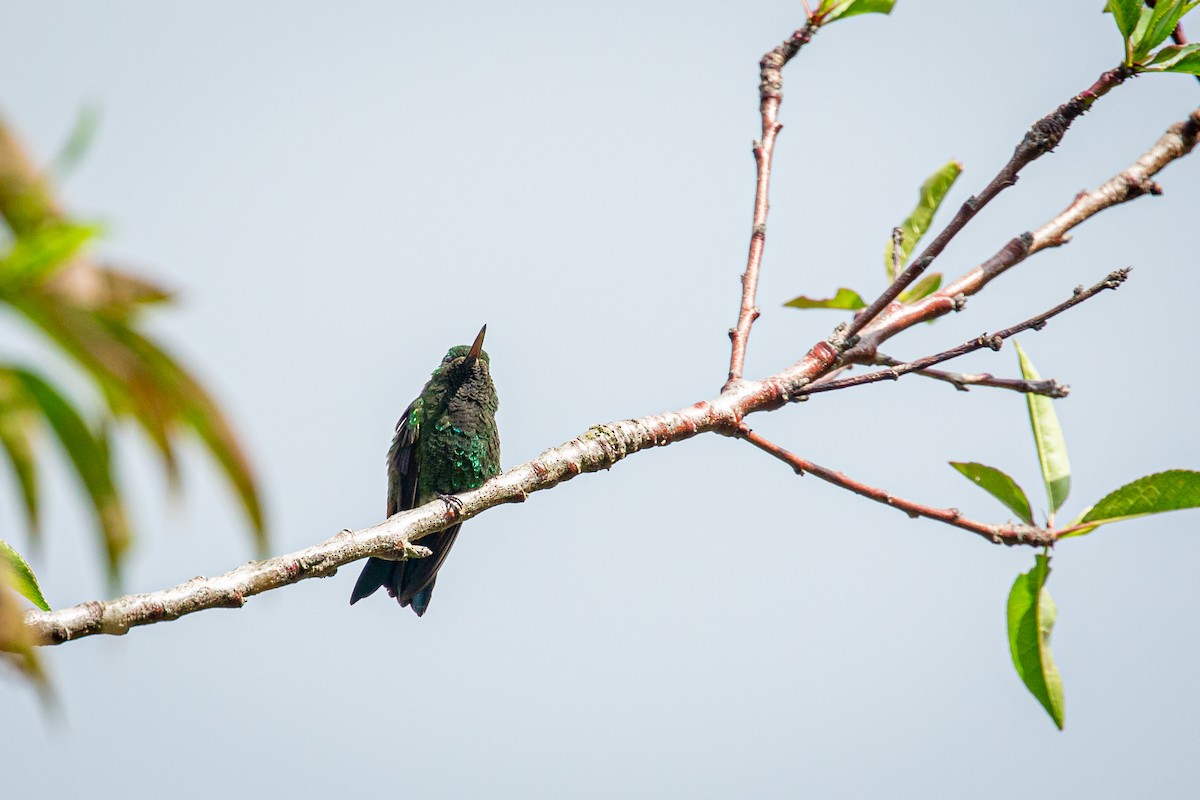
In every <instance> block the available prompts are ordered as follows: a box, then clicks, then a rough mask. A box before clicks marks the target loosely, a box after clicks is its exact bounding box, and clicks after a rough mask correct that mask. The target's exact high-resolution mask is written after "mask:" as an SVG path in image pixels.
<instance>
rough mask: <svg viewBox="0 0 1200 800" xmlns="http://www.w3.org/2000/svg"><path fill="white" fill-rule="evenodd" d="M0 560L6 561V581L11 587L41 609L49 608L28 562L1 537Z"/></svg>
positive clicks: (47, 609)
mask: <svg viewBox="0 0 1200 800" xmlns="http://www.w3.org/2000/svg"><path fill="white" fill-rule="evenodd" d="M0 562H3V563H7V565H8V575H9V580H8V583H9V585H11V586H12V588H14V589H16V590H17V591H18V592H20V593H21V594H22V595H24V596H25V599H26V600H28V601H29V602H31V603H33V604H34V605H35V606H37V607H38V608H40V609H41V610H42V611H49V610H50V604H49V603H47V602H46V598H45V597H43V596H42V587H41V586H38V579H37V576H36V575H34V574H33V570H32V569H30V567H29V562H27V561H26V560H25V559H24V558H22V557H21V554H20V553H18V552H17V551H16V550H14V549H13V548H12V546H11V545H10V544H9V543H8V542H6V541H4V540H3V539H0Z"/></svg>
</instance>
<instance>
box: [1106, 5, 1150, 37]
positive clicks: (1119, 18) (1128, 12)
mask: <svg viewBox="0 0 1200 800" xmlns="http://www.w3.org/2000/svg"><path fill="white" fill-rule="evenodd" d="M1141 9H1142V0H1108V8H1107V9H1105V10H1107V11H1111V12H1112V15H1113V21H1115V22H1116V23H1117V29H1118V30H1120V31H1121V37H1122V38H1124V39H1125V40H1126V41H1128V40H1129V39H1130V38H1131V37H1132V36H1133V30H1134V28H1136V27H1137V23H1138V16H1139V12H1140V11H1141Z"/></svg>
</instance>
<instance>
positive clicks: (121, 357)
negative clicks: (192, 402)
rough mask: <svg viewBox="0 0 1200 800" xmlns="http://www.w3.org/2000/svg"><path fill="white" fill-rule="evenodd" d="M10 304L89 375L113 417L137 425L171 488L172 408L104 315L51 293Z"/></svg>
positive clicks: (174, 475) (174, 467)
mask: <svg viewBox="0 0 1200 800" xmlns="http://www.w3.org/2000/svg"><path fill="white" fill-rule="evenodd" d="M10 303H11V305H12V306H13V307H14V308H15V309H17V310H18V311H20V312H21V313H22V314H24V315H25V317H26V318H27V319H29V321H30V322H32V323H33V324H35V325H36V326H37V327H39V328H41V330H42V331H43V332H45V333H46V334H47V335H48V336H49V337H50V338H51V339H53V340H54V341H55V342H56V343H57V344H58V345H59V346H60V347H62V348H63V350H64V351H66V353H67V355H69V356H70V357H71V358H72V359H74V360H75V361H76V362H77V363H78V364H79V366H81V367H82V368H83V369H85V370H86V371H87V372H88V373H89V374H91V376H92V378H93V379H94V380H95V381H96V386H97V388H98V389H99V390H100V392H101V394H102V395H103V396H104V399H105V401H106V402H107V404H108V407H109V409H110V410H111V411H112V413H113V414H115V415H116V416H118V417H121V416H132V417H133V419H134V420H136V421H137V423H138V424H139V425H140V426H141V428H142V430H143V431H144V432H145V433H146V435H147V436H148V437H149V439H150V441H151V442H152V443H153V444H154V445H155V448H156V449H157V450H158V452H159V455H160V456H161V457H162V460H163V467H164V469H165V470H166V472H167V478H168V480H169V481H170V482H171V483H172V484H173V485H174V484H177V483H178V480H179V473H178V466H177V463H176V460H175V450H174V445H173V443H172V441H171V433H172V428H171V422H172V419H173V417H174V416H175V410H174V408H173V406H174V403H173V401H172V399H171V398H170V397H168V396H167V395H166V394H165V393H164V392H163V390H162V389H161V387H159V386H158V385H157V384H155V382H154V376H153V375H152V374H150V373H149V371H148V370H147V369H146V367H145V365H144V364H142V362H141V359H139V358H138V357H137V356H136V355H135V354H134V353H131V352H129V348H128V347H126V346H125V345H123V344H122V343H121V342H120V341H118V340H117V339H116V338H115V337H114V336H113V335H112V334H111V333H110V332H109V324H108V323H106V317H105V315H103V314H100V313H98V312H96V311H93V310H89V309H85V308H80V307H79V306H77V305H75V304H73V303H71V302H70V300H69V299H67V298H63V297H60V296H58V295H56V294H51V293H28V294H24V295H21V296H18V297H13V298H10Z"/></svg>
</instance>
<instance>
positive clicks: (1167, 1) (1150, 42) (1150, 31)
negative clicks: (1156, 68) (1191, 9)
mask: <svg viewBox="0 0 1200 800" xmlns="http://www.w3.org/2000/svg"><path fill="white" fill-rule="evenodd" d="M1186 10H1187V4H1186V3H1185V2H1184V0H1159V2H1158V3H1156V4H1155V5H1154V8H1153V9H1152V10H1151V12H1150V16H1149V19H1148V21H1147V24H1146V30H1145V31H1144V32H1143V33H1142V35H1141V36H1140V37H1139V38H1138V39H1137V40H1136V41H1135V42H1134V47H1133V60H1134V61H1136V62H1139V63H1140V62H1141V61H1142V60H1143V59H1145V58H1146V56H1147V55H1149V54H1150V51H1151V50H1153V49H1154V48H1156V47H1158V46H1159V45H1160V44H1162V43H1163V42H1164V41H1166V39H1167V37H1168V36H1170V35H1171V32H1172V31H1174V30H1175V26H1176V25H1178V24H1179V18H1180V17H1182V16H1183V14H1184V12H1185V11H1186Z"/></svg>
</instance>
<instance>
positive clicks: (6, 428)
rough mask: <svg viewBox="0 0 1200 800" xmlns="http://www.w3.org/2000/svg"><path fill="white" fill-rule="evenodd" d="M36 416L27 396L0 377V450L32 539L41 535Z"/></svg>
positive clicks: (6, 377)
mask: <svg viewBox="0 0 1200 800" xmlns="http://www.w3.org/2000/svg"><path fill="white" fill-rule="evenodd" d="M36 423H37V414H36V412H35V411H34V409H32V408H31V407H30V405H29V398H28V396H27V395H26V394H25V393H24V391H22V389H21V387H20V385H19V384H18V382H17V381H16V380H15V379H13V378H12V376H11V375H4V374H0V447H3V448H4V453H5V455H7V456H8V462H9V465H10V466H12V470H13V476H14V477H15V478H16V480H17V486H18V488H19V489H20V491H21V502H22V505H23V506H24V509H25V521H26V526H27V528H28V530H29V535H30V538H31V539H34V540H36V539H37V537H38V534H39V531H40V524H39V523H40V514H39V509H38V488H37V469H36V466H35V462H34V456H33V429H34V426H35V425H36Z"/></svg>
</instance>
